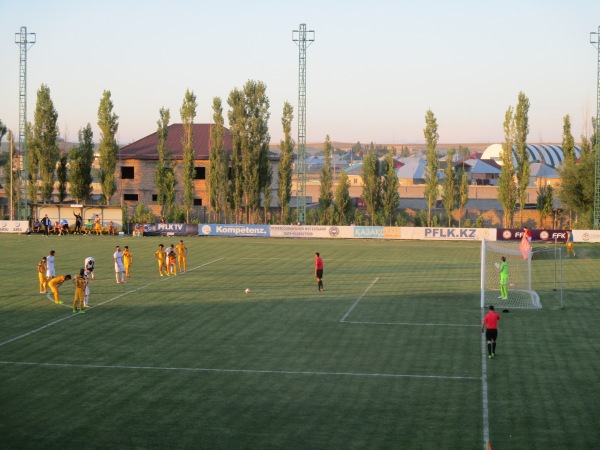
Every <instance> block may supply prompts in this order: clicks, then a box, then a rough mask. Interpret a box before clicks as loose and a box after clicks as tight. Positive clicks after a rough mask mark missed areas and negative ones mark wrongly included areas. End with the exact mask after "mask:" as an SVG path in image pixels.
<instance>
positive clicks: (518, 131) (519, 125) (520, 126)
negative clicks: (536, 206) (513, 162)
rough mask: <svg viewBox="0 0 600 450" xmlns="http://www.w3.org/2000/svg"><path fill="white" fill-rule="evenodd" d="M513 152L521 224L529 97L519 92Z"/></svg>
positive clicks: (526, 170)
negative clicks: (515, 164)
mask: <svg viewBox="0 0 600 450" xmlns="http://www.w3.org/2000/svg"><path fill="white" fill-rule="evenodd" d="M514 120H515V153H516V155H517V190H518V198H519V202H520V203H521V209H520V214H519V216H520V217H519V220H520V222H521V226H522V225H523V209H524V207H525V203H527V186H528V185H529V175H530V173H531V169H530V167H529V153H528V152H527V135H528V134H529V99H528V98H527V96H526V95H525V94H524V93H523V92H519V101H518V103H517V108H516V110H515V117H514Z"/></svg>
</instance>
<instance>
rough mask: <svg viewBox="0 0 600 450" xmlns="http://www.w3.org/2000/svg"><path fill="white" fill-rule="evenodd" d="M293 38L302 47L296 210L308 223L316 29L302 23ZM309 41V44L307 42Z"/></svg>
mask: <svg viewBox="0 0 600 450" xmlns="http://www.w3.org/2000/svg"><path fill="white" fill-rule="evenodd" d="M292 40H293V41H294V42H296V43H297V45H298V48H299V49H300V70H299V81H298V157H297V159H296V211H297V215H298V222H300V223H301V224H302V225H304V224H306V48H307V47H308V46H309V45H310V44H312V43H313V42H314V40H315V32H314V31H312V30H311V31H306V24H304V23H301V24H300V29H299V30H294V31H292ZM307 43H308V44H307Z"/></svg>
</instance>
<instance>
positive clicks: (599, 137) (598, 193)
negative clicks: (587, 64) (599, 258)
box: [590, 26, 600, 230]
mask: <svg viewBox="0 0 600 450" xmlns="http://www.w3.org/2000/svg"><path fill="white" fill-rule="evenodd" d="M590 43H591V44H592V45H593V46H594V47H596V50H598V67H597V72H598V73H597V82H596V130H595V131H596V155H595V157H594V159H595V169H596V177H595V183H596V184H595V186H594V223H593V227H594V230H600V26H599V27H598V31H597V32H592V33H590Z"/></svg>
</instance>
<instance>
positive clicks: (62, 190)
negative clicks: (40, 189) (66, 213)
mask: <svg viewBox="0 0 600 450" xmlns="http://www.w3.org/2000/svg"><path fill="white" fill-rule="evenodd" d="M68 163H69V157H68V156H67V155H66V154H63V155H61V156H60V157H59V158H58V164H57V166H56V180H57V181H58V203H62V202H64V201H65V199H66V198H67V182H68V181H69V169H68Z"/></svg>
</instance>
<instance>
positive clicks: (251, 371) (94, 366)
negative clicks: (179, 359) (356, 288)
mask: <svg viewBox="0 0 600 450" xmlns="http://www.w3.org/2000/svg"><path fill="white" fill-rule="evenodd" d="M0 364H5V365H19V366H38V367H63V368H78V369H79V368H83V369H120V370H163V371H170V372H212V373H248V374H272V375H303V376H330V377H332V376H339V377H371V378H421V379H441V380H480V379H481V378H480V377H468V376H445V375H410V374H397V373H366V372H318V371H306V370H259V369H219V368H206V367H160V366H126V365H107V364H68V363H38V362H19V361H0Z"/></svg>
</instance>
